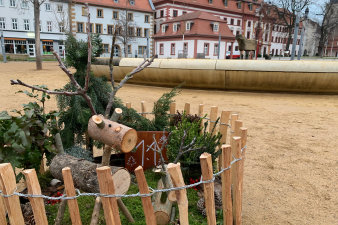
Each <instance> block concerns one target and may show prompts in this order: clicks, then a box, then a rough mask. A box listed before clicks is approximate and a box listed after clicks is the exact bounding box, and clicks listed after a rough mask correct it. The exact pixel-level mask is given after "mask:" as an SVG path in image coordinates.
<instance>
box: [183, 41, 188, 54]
mask: <svg viewBox="0 0 338 225" xmlns="http://www.w3.org/2000/svg"><path fill="white" fill-rule="evenodd" d="M183 54H188V42H184V44H183Z"/></svg>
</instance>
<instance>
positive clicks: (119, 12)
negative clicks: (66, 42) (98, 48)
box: [71, 0, 154, 57]
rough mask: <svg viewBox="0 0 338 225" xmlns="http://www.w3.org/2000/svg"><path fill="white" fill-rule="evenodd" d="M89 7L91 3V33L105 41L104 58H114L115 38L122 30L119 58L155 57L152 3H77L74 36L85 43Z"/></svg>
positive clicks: (129, 0)
mask: <svg viewBox="0 0 338 225" xmlns="http://www.w3.org/2000/svg"><path fill="white" fill-rule="evenodd" d="M85 3H89V13H90V15H91V31H92V32H93V33H98V34H100V37H101V39H102V41H103V45H104V53H103V55H102V56H103V57H109V56H110V49H111V44H112V34H113V33H114V29H115V28H118V27H120V29H121V34H120V35H118V37H117V39H116V42H115V47H114V50H115V51H114V55H115V56H121V57H143V55H144V54H147V55H149V54H151V53H152V45H153V43H152V39H151V38H150V37H152V35H153V12H154V6H153V4H152V2H151V0H136V1H135V0H102V1H95V0H75V1H73V4H72V5H71V15H72V16H71V24H72V26H71V27H72V32H73V33H74V34H75V36H76V38H77V39H82V40H85V39H87V35H86V27H87V16H86V15H87V14H86V9H85V5H84V4H85ZM124 31H125V32H124ZM124 40H125V41H124ZM125 46H126V48H127V49H126V52H127V56H125V55H124V52H125V51H124V49H125ZM147 46H149V48H147ZM147 49H148V50H147Z"/></svg>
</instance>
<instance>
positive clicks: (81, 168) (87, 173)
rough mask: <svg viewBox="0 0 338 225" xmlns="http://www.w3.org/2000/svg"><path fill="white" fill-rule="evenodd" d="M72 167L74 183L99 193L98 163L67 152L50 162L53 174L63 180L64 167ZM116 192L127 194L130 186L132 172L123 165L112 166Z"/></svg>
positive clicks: (85, 189)
mask: <svg viewBox="0 0 338 225" xmlns="http://www.w3.org/2000/svg"><path fill="white" fill-rule="evenodd" d="M65 167H70V169H71V171H72V176H73V179H74V185H75V186H76V187H77V188H79V189H81V190H83V191H85V192H95V193H99V184H98V181H97V175H96V168H97V167H99V165H98V164H95V163H92V162H89V161H87V160H84V159H79V158H75V157H73V156H70V155H67V154H59V155H57V156H55V157H54V158H53V160H52V162H51V164H50V172H51V174H52V175H53V176H54V177H55V178H57V179H59V180H63V176H62V169H63V168H65ZM111 171H112V174H113V179H114V184H115V192H116V194H125V193H126V192H127V191H128V189H129V186H130V174H129V172H128V171H127V170H126V169H124V168H123V167H115V166H111Z"/></svg>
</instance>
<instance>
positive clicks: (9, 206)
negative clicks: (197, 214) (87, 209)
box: [0, 103, 247, 225]
mask: <svg viewBox="0 0 338 225" xmlns="http://www.w3.org/2000/svg"><path fill="white" fill-rule="evenodd" d="M143 105H144V103H143ZM141 109H142V112H145V107H142V108H141ZM175 110H176V109H175V104H172V105H171V107H170V114H174V113H175ZM185 111H186V112H187V113H189V112H190V105H189V104H186V105H185ZM217 111H218V109H217V107H215V106H213V107H211V113H210V118H209V119H210V123H214V122H215V121H216V120H217V114H218V113H217ZM144 115H146V114H144ZM199 115H201V116H202V115H203V105H199ZM229 121H230V126H229V125H228V124H227V123H228V122H229ZM228 126H229V127H231V128H232V130H231V131H230V132H229V133H230V141H229V142H230V144H226V143H227V139H226V136H227V128H228ZM210 127H211V128H210V131H211V130H212V126H210ZM219 131H220V132H221V133H223V134H225V135H224V136H223V137H222V143H224V144H223V145H222V147H221V151H222V153H221V155H220V158H219V171H220V172H218V174H219V175H221V180H222V204H223V205H222V207H223V221H224V222H223V224H224V225H233V224H235V225H240V224H242V191H243V166H244V159H245V149H246V139H247V129H246V128H244V127H243V123H242V121H240V120H238V114H231V112H230V111H222V112H221V118H220V126H219ZM233 157H235V160H232V159H233ZM200 164H201V171H202V183H203V189H204V199H205V206H206V214H207V222H208V225H216V211H215V199H214V176H215V174H214V171H213V165H212V157H211V155H210V154H209V153H203V154H202V155H201V156H200ZM96 172H97V178H98V183H99V187H100V194H101V195H100V194H99V193H97V195H100V196H101V197H102V205H103V210H104V216H105V220H106V224H108V225H118V224H121V220H120V215H119V210H118V206H117V198H116V197H114V196H111V195H114V194H115V190H114V189H115V188H114V181H113V178H112V174H111V170H110V168H109V167H107V166H104V167H99V168H97V169H96ZM168 172H169V174H170V176H171V179H172V182H173V186H174V188H176V189H175V194H176V201H177V204H178V209H179V220H180V224H183V225H187V224H189V218H188V211H189V209H188V198H187V192H186V188H188V187H186V185H185V183H184V180H183V176H182V172H181V168H180V164H179V163H178V164H173V163H170V164H169V165H168ZM23 174H24V176H25V178H26V186H27V189H28V194H29V196H28V199H29V201H30V203H31V206H32V209H33V214H34V219H35V222H36V224H37V225H46V224H48V222H47V216H46V212H45V205H44V198H46V197H45V196H41V188H40V184H39V182H38V179H37V175H36V171H35V170H34V169H28V170H24V171H23ZM62 175H63V179H64V184H65V192H66V195H67V197H68V198H69V197H74V198H73V199H68V200H67V204H68V209H69V213H70V218H71V221H72V224H74V225H80V224H82V222H81V218H80V212H79V206H78V203H77V197H80V195H78V194H77V193H76V189H75V187H74V183H73V177H72V175H71V170H70V168H67V167H66V168H64V169H63V170H62ZM135 175H136V179H137V183H138V187H139V193H140V194H145V195H142V196H141V200H142V205H143V211H144V215H145V219H146V224H147V225H156V219H155V214H154V209H153V206H152V202H151V192H150V188H149V187H148V184H147V182H146V179H145V175H144V172H143V168H142V167H141V166H139V167H137V168H136V169H135ZM0 189H1V191H2V194H1V197H0V224H7V219H6V214H7V215H8V218H9V221H10V224H12V225H24V218H23V214H22V211H21V207H20V201H19V196H18V193H17V192H16V179H15V174H14V171H13V169H12V166H11V165H10V164H9V163H3V164H0ZM155 191H156V190H155ZM153 192H154V191H153ZM104 195H110V196H104Z"/></svg>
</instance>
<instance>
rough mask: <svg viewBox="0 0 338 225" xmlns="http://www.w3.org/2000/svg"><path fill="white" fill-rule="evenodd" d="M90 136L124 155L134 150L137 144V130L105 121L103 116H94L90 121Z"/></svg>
mask: <svg viewBox="0 0 338 225" xmlns="http://www.w3.org/2000/svg"><path fill="white" fill-rule="evenodd" d="M88 134H89V136H90V137H91V138H93V139H94V140H97V141H99V142H102V143H103V144H105V145H109V146H111V147H113V148H114V149H116V150H119V151H122V152H124V153H127V152H130V151H131V150H133V149H134V147H135V145H136V142H137V132H136V130H134V129H132V128H130V127H127V126H125V125H123V124H119V123H116V122H113V121H111V120H108V119H105V118H104V117H103V116H102V115H94V116H92V117H91V118H90V119H89V122H88Z"/></svg>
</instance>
